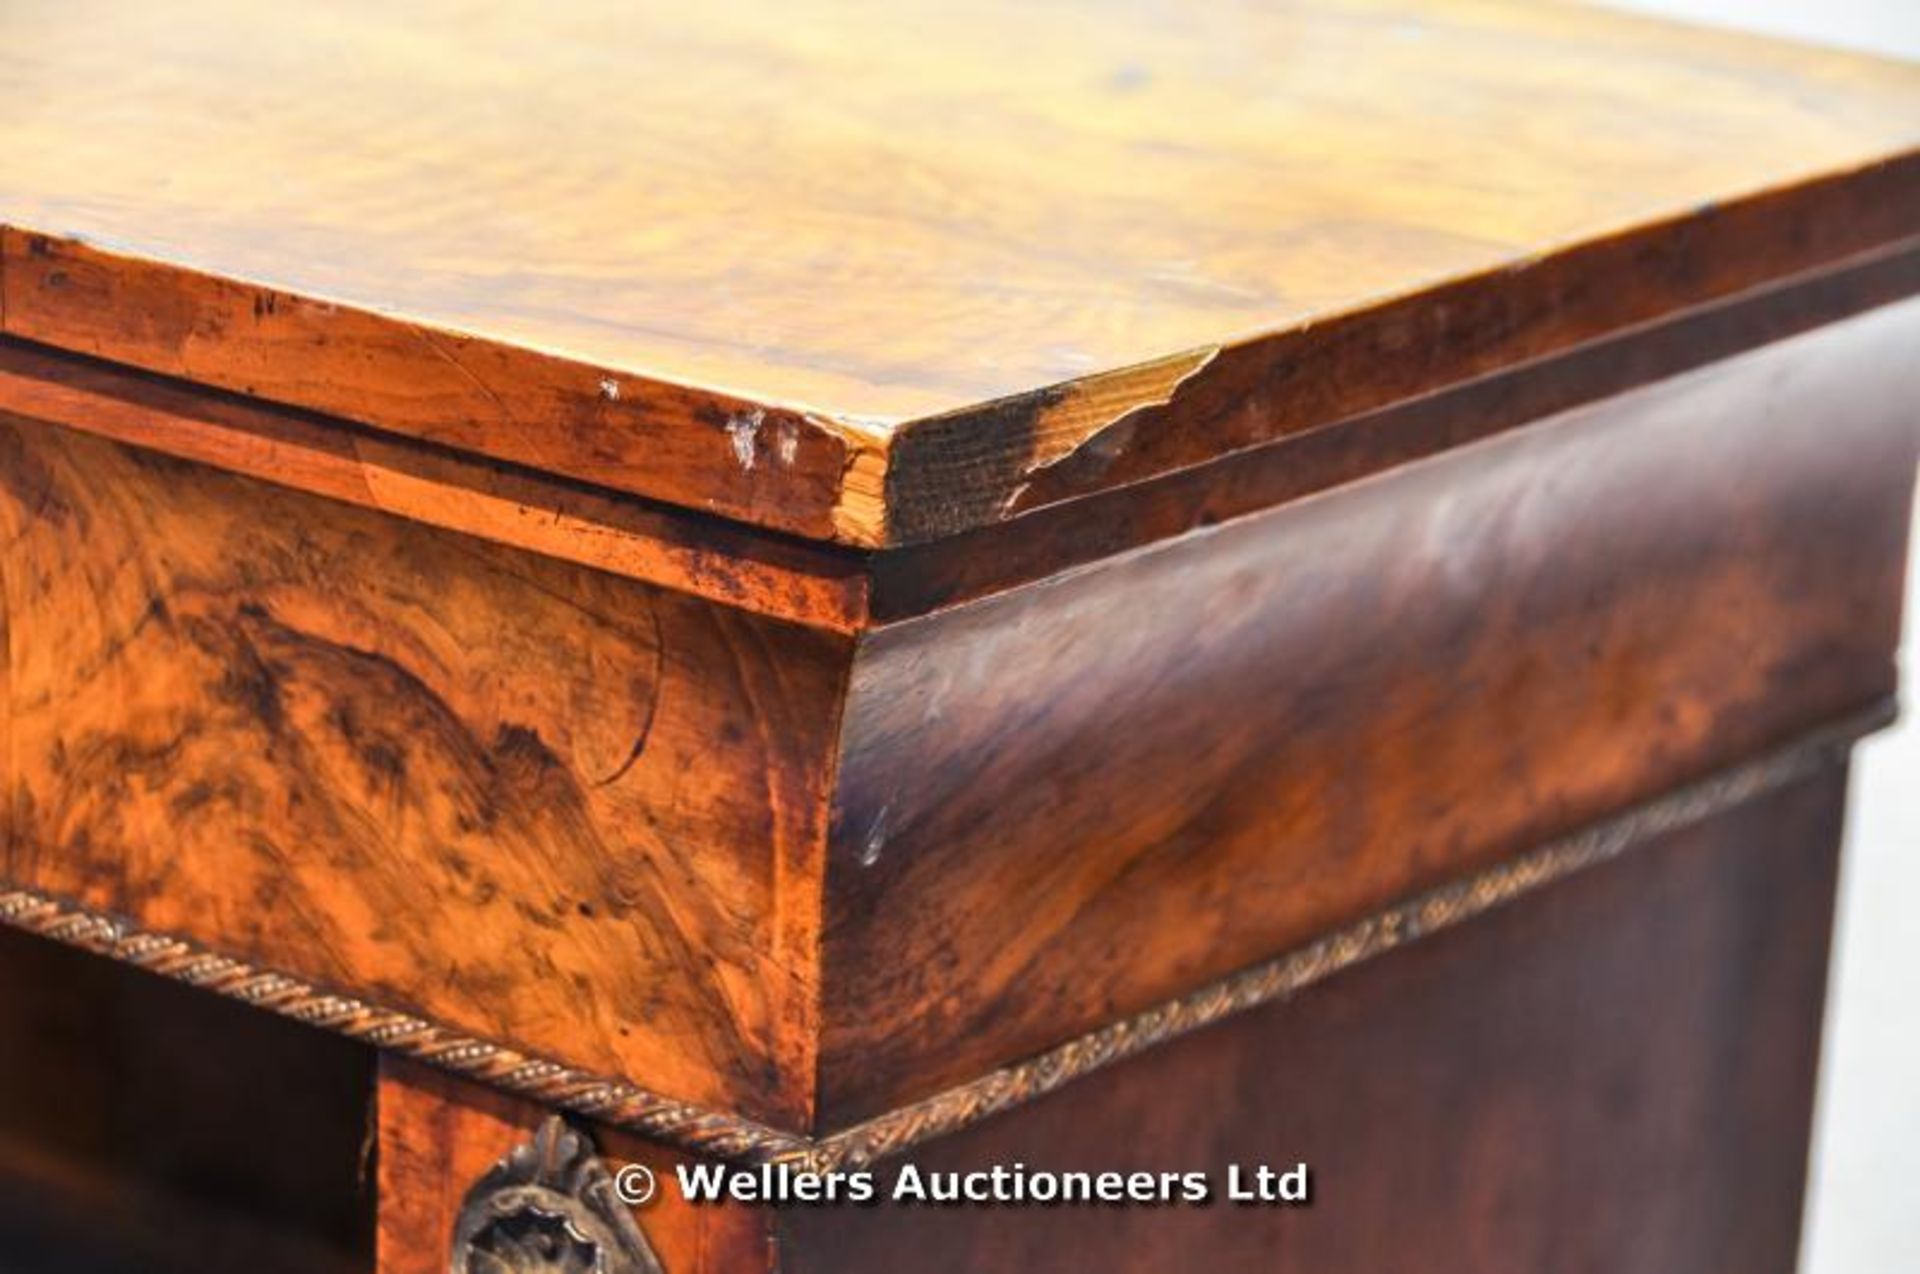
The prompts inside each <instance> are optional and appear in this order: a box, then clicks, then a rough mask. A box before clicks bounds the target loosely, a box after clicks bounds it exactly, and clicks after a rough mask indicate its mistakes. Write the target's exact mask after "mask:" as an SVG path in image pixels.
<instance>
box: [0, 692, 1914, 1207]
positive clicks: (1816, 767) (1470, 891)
mask: <svg viewBox="0 0 1920 1274" xmlns="http://www.w3.org/2000/svg"><path fill="white" fill-rule="evenodd" d="M1897 715H1898V704H1897V701H1896V700H1895V699H1893V698H1891V697H1889V698H1883V699H1879V700H1876V701H1875V702H1873V703H1872V704H1869V705H1867V706H1866V707H1864V708H1861V709H1858V710H1856V711H1854V712H1850V713H1847V714H1844V715H1842V716H1840V717H1837V718H1834V719H1832V720H1830V721H1828V722H1826V723H1825V724H1823V725H1820V726H1817V727H1815V728H1813V729H1811V730H1808V731H1805V732H1803V733H1801V734H1799V735H1798V736H1796V737H1795V738H1793V739H1792V740H1790V741H1788V742H1786V743H1784V744H1782V745H1780V746H1778V747H1775V748H1773V749H1770V750H1768V751H1765V752H1762V753H1760V754H1758V755H1755V756H1751V757H1749V758H1747V759H1746V760H1744V761H1738V762H1735V763H1733V764H1731V765H1727V766H1723V767H1721V768H1719V769H1716V770H1714V771H1712V772H1711V773H1709V774H1707V775H1705V776H1703V777H1699V778H1696V779H1694V780H1692V781H1690V782H1687V783H1684V784H1682V785H1679V786H1677V787H1673V788H1669V789H1667V790H1666V791H1664V792H1662V793H1661V794H1659V795H1657V796H1654V797H1652V798H1650V799H1648V800H1644V801H1641V802H1639V803H1636V804H1634V805H1630V806H1628V807H1626V808H1625V809H1623V810H1620V811H1617V812H1615V813H1613V814H1611V815H1609V816H1607V817H1605V818H1602V819H1599V820H1597V821H1595V822H1592V823H1588V824H1586V825H1585V826H1583V827H1580V828H1578V829H1576V830H1574V831H1572V832H1570V833H1568V834H1566V835H1563V836H1559V837H1556V838H1554V839H1552V840H1549V841H1547V842H1545V843H1543V844H1541V845H1539V846H1536V847H1535V848H1533V849H1531V850H1528V851H1526V852H1524V853H1522V854H1519V855H1517V856H1515V857H1513V858H1510V859H1507V860H1506V861H1504V862H1502V863H1500V864H1498V865H1496V866H1494V867H1491V868H1488V869H1485V870H1483V871H1480V872H1475V873H1472V874H1469V875H1467V876H1463V877H1460V878H1457V879H1455V880H1453V881H1450V882H1448V883H1446V884H1443V885H1441V886H1438V887H1437V888H1434V889H1430V890H1427V891H1425V892H1423V893H1420V894H1417V895H1415V896H1413V897H1411V898H1408V899H1405V900H1403V901H1401V902H1398V903H1395V904H1393V905H1392V906H1389V907H1386V908H1384V909H1382V910H1380V911H1377V912H1375V913H1373V914H1372V915H1369V916H1367V917H1365V918H1364V919H1361V920H1359V921H1356V922H1354V923H1352V924H1349V925H1345V926H1343V927H1341V928H1338V929H1335V930H1333V931H1331V932H1329V933H1327V934H1324V935H1322V936H1321V937H1319V938H1316V939H1314V940H1313V941H1311V942H1309V943H1306V944H1305V945H1303V946H1299V947H1296V948H1294V949H1292V950H1290V951H1287V952H1283V953H1282V954H1280V955H1278V956H1275V957H1273V958H1271V959H1268V960H1265V961H1262V962H1260V963H1258V964H1255V965H1252V966H1250V967H1248V968H1246V969H1243V970H1241V971H1240V972H1238V973H1234V974H1231V975H1229V976H1227V977H1225V978H1222V979H1220V980H1218V981H1215V982H1212V983H1209V984H1208V985H1206V986H1203V987H1201V988H1199V989H1197V990H1195V991H1192V992H1189V993H1188V994H1186V995H1183V996H1180V997H1178V998H1176V999H1172V1000H1168V1001H1165V1002H1163V1003H1161V1004H1159V1005H1157V1006H1155V1007H1153V1008H1150V1009H1148V1010H1146V1011H1145V1012H1143V1013H1138V1014H1135V1015H1133V1016H1131V1017H1128V1018H1125V1019H1123V1020H1121V1021H1119V1022H1115V1023H1112V1024H1110V1025H1108V1026H1105V1027H1102V1028H1100V1029H1098V1030H1096V1031H1092V1032H1089V1033H1087V1034H1085V1035H1082V1036H1080V1037H1078V1038H1076V1039H1073V1040H1070V1041H1068V1042H1067V1043H1065V1044H1061V1045H1059V1046H1057V1047H1055V1048H1052V1049H1049V1050H1047V1051H1046V1052H1043V1053H1040V1054H1037V1055H1035V1056H1033V1057H1030V1058H1027V1059H1025V1060H1023V1061H1019V1062H1015V1063H1013V1064H1011V1065H1008V1066H1004V1067H1000V1068H998V1069H996V1070H993V1071H990V1072H988V1073H987V1074H985V1075H983V1076H980V1077H979V1078H977V1079H974V1080H970V1081H968V1082H966V1083H963V1084H959V1085H956V1086H954V1087H952V1088H949V1089H947V1090H945V1091H943V1092H940V1093H937V1094H935V1095H933V1096H931V1097H928V1098H926V1099H924V1100H921V1101H918V1102H913V1103H909V1104H908V1105H905V1106H901V1107H898V1108H896V1109H894V1110H891V1111H888V1112H887V1113H885V1114H882V1115H878V1116H875V1117H873V1118H871V1119H867V1120H864V1121H862V1122H860V1123H858V1124H855V1125H853V1126H851V1127H849V1128H845V1129H842V1130H840V1131H838V1132H833V1133H828V1134H826V1135H823V1136H808V1135H807V1134H804V1133H799V1132H792V1131H787V1130H783V1129H779V1128H774V1127H771V1126H769V1125H767V1124H763V1123H760V1122H758V1121H756V1120H752V1119H748V1118H746V1117H744V1116H740V1115H735V1114H730V1113H727V1112H725V1111H719V1110H714V1109H711V1108H709V1107H704V1106H699V1105H696V1104H694V1103H690V1102H683V1101H679V1100H677V1099H674V1098H671V1097H666V1096H663V1095H661V1094H659V1093H655V1092H653V1091H651V1090H649V1089H646V1088H644V1087H642V1086H640V1085H638V1084H634V1083H630V1082H628V1081H625V1080H620V1079H610V1078H607V1077H604V1076H598V1075H594V1074H590V1073H588V1072H585V1071H580V1070H576V1069H573V1068H571V1067H568V1066H565V1065H563V1064H561V1063H559V1062H556V1061H553V1060H551V1059H548V1058H544V1057H540V1056H538V1055H535V1054H530V1053H525V1052H521V1051H519V1050H517V1049H513V1048H510V1047H508V1046H506V1045H502V1044H498V1043H494V1042H491V1041H488V1040H483V1039H480V1038H478V1037H475V1036H471V1035H467V1034H465V1033H463V1032H459V1031H455V1030H452V1029H449V1028H446V1027H443V1026H439V1025H436V1024H435V1023H433V1022H431V1021H429V1020H427V1019H424V1018H420V1017H416V1016H414V1015H412V1014H408V1013H402V1012H398V1011H395V1010H390V1009H385V1008H382V1007H380V1006H378V1005H375V1004H372V1003H370V1002H368V1001H365V1000H361V999H358V998H356V997H354V996H349V995H342V994H337V993H335V992H332V991H329V990H327V989H325V988H323V987H320V986H318V985H317V984H315V983H312V982H308V981H304V980H302V979H299V978H294V977H290V976H288V975H286V974H282V973H278V972H276V971H274V970H271V969H266V968H262V967H260V966H257V965H253V964H250V963H248V962H246V961H242V960H236V959H232V958H230V957H227V956H223V955H220V954H218V953H217V952H215V951H213V950H211V949H209V948H207V947H205V946H202V945H201V944H198V943H195V942H192V941H189V940H187V939H184V938H179V937H175V936H173V935H170V934H166V933H160V932H155V931H149V930H143V929H140V928H139V927H138V926H136V925H134V924H132V923H131V922H129V921H127V920H125V919H122V918H119V917H116V916H112V915H110V914H108V913H106V912H103V911H99V910H95V909H93V908H90V907H85V906H82V905H80V904H78V903H75V902H73V901H71V900H68V899H64V898H60V897H57V896H55V895H52V894H48V893H43V892H41V891H37V890H33V889H21V888H15V889H5V890H4V891H0V923H4V924H7V925H10V926H12V927H14V928H16V929H21V930H24V931H26V932H29V933H33V934H37V935H39V936H41V937H45V938H51V939H53V940H55V941H58V942H63V943H66V944H67V945H69V946H74V947H78V948H80V949H82V950H85V951H89V952H92V953H94V954H96V955H102V956H106V957H108V958H111V959H114V960H118V961H121V962H122V963H125V964H130V965H133V966H134V967H136V968H141V969H145V970H147V971H148V972H152V973H157V974H160V975H162V976H166V977H171V978H173V979H175V980H177V981H180V982H184V983H186V984H187V985H189V986H193V987H197V988H199V989H201V990H206V991H211V992H214V993H216V994H220V995H225V996H227V997H229V998H231V999H235V1000H239V1001H241V1002H242V1003H246V1004H250V1005H253V1006H254V1007H256V1008H261V1009H266V1010H268V1011H270V1012H274V1013H278V1014H280V1015H282V1016H284V1017H288V1018H292V1019H294V1020H295V1021H299V1022H304V1023H306V1024H308V1025H310V1026H316V1027H320V1028H322V1029H325V1030H331V1031H334V1032H336V1033H338V1034H341V1035H344V1036H346V1037H348V1038H350V1039H354V1040H358V1041H360V1042H362V1043H365V1044H369V1045H372V1046H374V1047H376V1048H380V1049H384V1050H387V1051H389V1052H393V1053H397V1054H400V1055H402V1056H405V1057H410V1058H413V1059H414V1060H417V1061H421V1062H424V1063H427V1064H429V1065H432V1066H436V1067H439V1068H440V1069H442V1070H445V1071H448V1072H450V1073H452V1074H454V1075H457V1076H460V1077H462V1078H465V1079H469V1080H473V1081H476V1082H479V1083H482V1084H487V1085H490V1086H492V1087H495V1088H500V1089H504V1090H507V1091H509V1092H513V1093H517V1094H519V1095H521V1096H525V1097H528V1098H531V1099H533V1100H535V1101H538V1102H540V1103H542V1104H545V1105H548V1106H553V1107H558V1108H561V1109H565V1110H570V1111H573V1112H575V1113H577V1114H580V1115H584V1116H587V1117H589V1118H591V1119H595V1120H597V1121H600V1122H602V1123H605V1124H607V1125H610V1126H613V1127H617V1128H621V1129H624V1130H626V1131H629V1132H632V1133H635V1134H637V1135H640V1136H643V1137H646V1138H649V1139H651V1140H655V1141H659V1142H662V1143H664V1144H666V1145H669V1146H673V1147H677V1148H679V1149H682V1150H686V1151H689V1152H691V1153H694V1154H698V1155H703V1156H706V1157H709V1158H713V1159H716V1160H720V1161H722V1162H728V1163H737V1164H757V1163H769V1162H772V1163H789V1164H792V1165H794V1166H796V1167H798V1168H801V1169H803V1170H806V1171H812V1172H834V1171H845V1170H850V1169H855V1168H860V1167H864V1166H866V1165H868V1164H871V1163H873V1162H875V1161H877V1160H880V1159H884V1158H887V1157H890V1156H893V1155H897V1154H900V1153H902V1152H903V1151H906V1150H909V1149H911V1148H912V1147H914V1146H916V1145H919V1144H921V1143H922V1142H925V1141H927V1140H929V1139H931V1138H934V1137H939V1136H944V1135H946V1134H949V1133H953V1132H957V1131H959V1130H960V1129H962V1128H965V1127H967V1126H968V1125H970V1124H973V1123H976V1122H979V1121H980V1120H983V1119H987V1118H989V1117H991V1116H993V1115H996V1114H1000V1113H1002V1112H1004V1111H1007V1110H1010V1109H1012V1108H1014V1107H1016V1106H1019V1105H1022V1104H1024V1103H1026V1102H1029V1101H1033V1100H1035V1099H1037V1098H1039V1097H1043V1096H1045V1095H1046V1094H1048V1093H1051V1092H1054V1091H1056V1090H1058V1089H1060V1088H1062V1087H1064V1086H1066V1085H1067V1084H1069V1083H1072V1082H1073V1081H1075V1080H1078V1079H1080V1078H1083V1077H1085V1076H1086V1075H1089V1074H1092V1073H1093V1072H1095V1071H1097V1070H1100V1069H1102V1068H1104V1067H1106V1066H1110V1065H1113V1064H1114V1063H1116V1062H1119V1061H1123V1060H1125V1059H1126V1058H1129V1057H1132V1056H1135V1055H1136V1054H1139V1053H1141V1052H1144V1051H1145V1050H1147V1049H1149V1048H1153V1047H1156V1046H1158V1045H1160V1044H1163V1043H1167V1042H1169V1041H1171V1040H1174V1039H1177V1038H1179V1037H1181V1036H1183V1035H1186V1034H1189V1033H1191V1032H1193V1031H1196V1030H1199V1029H1201V1028H1202V1027H1206V1026H1209V1025H1212V1024H1214V1023H1216V1022H1219V1021H1222V1020H1224V1019H1225V1018H1228V1017H1231V1016H1233V1015H1235V1014H1238V1013H1241V1012H1244V1011H1246V1010H1248V1009H1252V1008H1256V1007H1258V1006H1260V1005H1262V1004H1268V1003H1272V1002H1274V1001H1277V1000H1282V999H1285V998H1287V997H1289V996H1291V995H1293V994H1295V993H1296V992H1298V991H1301V990H1304V989H1306V988H1308V987H1310V986H1313V985H1315V984H1317V983H1319V982H1322V981H1324V980H1326V979H1327V978H1329V977H1331V976H1332V975H1334V974H1336V973H1338V972H1340V971H1342V970H1344V969H1348V968H1351V967H1353V966H1355V965H1358V964H1361V963H1363V962H1365V961H1367V960H1371V959H1374V958H1376V957H1378V956H1382V955H1385V954H1387V953H1389V952H1391V951H1394V950H1397V949H1399V948H1401V947H1404V946H1406V945H1408V944H1410V943H1412V942H1415V941H1417V940H1419V939H1421V938H1424V937H1427V936H1429V935H1431V934H1434V933H1438V932H1441V931H1443V930H1446V929H1449V928H1452V927H1453V926H1455V925H1458V924H1461V923H1463V922H1466V921H1468V920H1471V919H1473V918H1474V917H1476V916H1479V915H1482V914H1484V913H1486V912H1488V911H1491V910H1493V909H1494V908H1496V907H1499V906H1501V905H1504V904H1505V903H1508V902H1511V901H1513V900H1515V899H1517V898H1520V897H1523V896H1524V895H1526V894H1529V893H1531V892H1533V891H1534V890H1536V889H1539V888H1542V887H1544V886H1546V885H1550V884H1552V883H1554V882H1555V881H1558V880H1562V879H1564V878H1566V877H1568V876H1571V875H1573V874H1574V873H1576V872H1579V871H1582V870H1584V869H1586V868H1588V867H1592V866H1596V865H1598V864H1600V863H1604V862H1607V861H1609V860H1612V859H1614V858H1618V857H1619V856H1621V855H1622V854H1625V853H1627V852H1628V851H1630V850H1632V849H1635V848H1637V847H1639V846H1642V845H1645V844H1646V843H1647V842H1648V841H1650V840H1652V839H1654V838H1655V837H1658V836H1660V835H1662V834H1665V833H1667V832H1671V831H1675V830H1678V829H1680V828H1683V827H1687V826H1689V825H1692V824H1694V823H1698V822H1700V821H1702V820H1703V819H1706V818H1709V817H1711V816H1713V815H1715V814H1718V813H1721V812H1723V811H1725V810H1728V809H1730V808H1732V807H1734V806H1736V805H1739V804H1741V803H1742V802H1745V801H1748V800H1751V799H1753V798H1754V797H1757V796H1760V795H1763V794H1765V793H1767V792H1771V791H1774V790H1777V789H1779V788H1782V787H1785V786H1787V785H1788V784H1791V783H1794V782H1796V781H1799V780H1801V779H1805V778H1809V777H1811V776H1813V775H1814V774H1817V773H1820V772H1821V771H1823V770H1828V769H1831V768H1833V767H1834V766H1836V765H1838V764H1840V763H1842V762H1843V761H1844V759H1845V757H1846V754H1847V751H1848V749H1850V748H1851V747H1852V745H1853V744H1854V743H1855V742H1857V741H1858V740H1859V739H1861V738H1863V737H1864V736H1866V735H1868V734H1871V733H1873V732H1874V731H1876V730H1879V729H1882V728H1883V727H1885V726H1887V725H1888V724H1890V723H1891V722H1892V721H1893V720H1894V719H1895V718H1896V717H1897Z"/></svg>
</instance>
